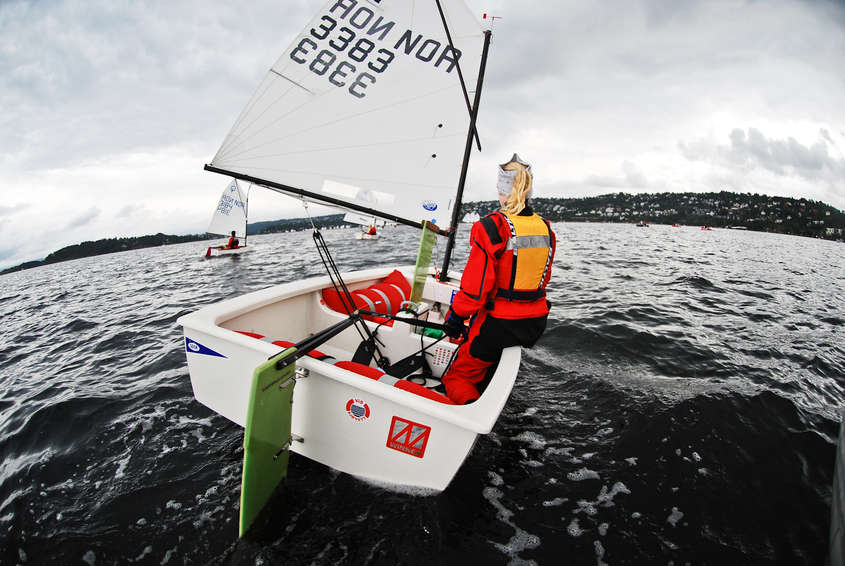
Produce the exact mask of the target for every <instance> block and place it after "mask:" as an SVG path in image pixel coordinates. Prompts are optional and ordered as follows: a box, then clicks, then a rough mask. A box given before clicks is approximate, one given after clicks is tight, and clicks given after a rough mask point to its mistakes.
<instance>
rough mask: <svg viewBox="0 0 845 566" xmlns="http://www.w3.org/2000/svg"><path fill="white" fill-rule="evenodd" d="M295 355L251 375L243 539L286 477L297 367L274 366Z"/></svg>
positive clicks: (268, 363)
mask: <svg viewBox="0 0 845 566" xmlns="http://www.w3.org/2000/svg"><path fill="white" fill-rule="evenodd" d="M295 351H296V349H294V348H290V349H288V350H286V351H285V352H284V353H283V354H282V355H281V356H278V357H274V358H273V359H272V360H268V361H267V362H265V363H263V364H262V365H260V366H258V367H257V368H256V369H255V372H254V373H253V374H252V388H251V390H250V393H249V409H248V411H247V416H246V429H245V431H244V465H243V478H242V480H241V516H240V526H239V532H238V536H243V535H244V533H245V532H246V531H247V530H248V529H249V527H250V526H251V525H252V523H253V522H254V521H255V519H256V517H258V514H259V513H260V512H261V510H262V509H263V508H264V506H265V505H266V504H267V502H268V501H269V500H270V497H271V496H272V495H273V492H274V491H275V490H276V487H278V485H279V484H280V483H281V482H282V480H283V479H285V476H286V475H287V473H288V459H289V458H290V438H291V431H290V421H291V409H292V407H291V397H292V396H293V387H294V385H295V383H296V382H295V380H294V379H293V377H294V374H295V372H296V364H290V365H289V366H287V367H285V368H282V369H277V368H276V363H277V362H278V361H279V360H282V359H283V358H284V357H286V356H289V355H291V354H293V353H294V352H295Z"/></svg>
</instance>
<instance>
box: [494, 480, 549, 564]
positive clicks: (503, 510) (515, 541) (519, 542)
mask: <svg viewBox="0 0 845 566" xmlns="http://www.w3.org/2000/svg"><path fill="white" fill-rule="evenodd" d="M482 495H483V496H484V499H486V500H487V501H488V502H490V504H491V505H492V506H493V507H495V508H496V511H497V517H498V519H499V520H500V521H502V522H503V523H505V524H506V525H508V526H509V527H511V528H512V529H513V530H514V534H513V536H512V537H511V538H510V540H509V541H508V542H507V544H501V543H493V546H495V547H496V549H497V550H499V551H500V552H501V553H503V554H505V555H507V556H508V557H510V559H511V560H510V562H509V564H536V562H534V561H533V560H525V559H523V558H521V557H520V556H519V553H520V552H522V551H523V550H531V549H534V548H537V547H539V546H540V537H538V536H537V535H534V534H531V533H529V532H526V531H524V530H523V529H521V528H519V527H518V526H517V525H516V523H514V522H513V521H511V518H512V517H513V512H512V511H511V510H510V509H508V508H507V507H505V506H504V505H503V504H502V502H501V501H500V499H501V498H502V496H503V495H504V493H503V492H502V490H500V489H497V488H495V487H485V488H484V491H482Z"/></svg>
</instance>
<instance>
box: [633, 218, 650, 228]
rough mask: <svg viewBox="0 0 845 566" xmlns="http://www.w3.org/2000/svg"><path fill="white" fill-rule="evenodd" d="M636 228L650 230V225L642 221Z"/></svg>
mask: <svg viewBox="0 0 845 566" xmlns="http://www.w3.org/2000/svg"><path fill="white" fill-rule="evenodd" d="M635 226H636V227H637V228H648V223H647V222H646V221H645V220H640V221H639V222H638V223H636V224H635Z"/></svg>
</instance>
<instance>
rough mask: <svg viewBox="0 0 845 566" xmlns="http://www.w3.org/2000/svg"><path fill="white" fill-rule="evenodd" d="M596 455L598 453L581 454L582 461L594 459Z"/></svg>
mask: <svg viewBox="0 0 845 566" xmlns="http://www.w3.org/2000/svg"><path fill="white" fill-rule="evenodd" d="M596 454H597V452H585V453H584V454H581V459H582V460H589V459H590V458H592V457H593V456H595V455H596Z"/></svg>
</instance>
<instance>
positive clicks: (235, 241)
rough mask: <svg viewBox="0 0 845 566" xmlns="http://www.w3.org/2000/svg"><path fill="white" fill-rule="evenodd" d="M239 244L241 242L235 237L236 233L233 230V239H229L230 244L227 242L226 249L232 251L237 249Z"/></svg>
mask: <svg viewBox="0 0 845 566" xmlns="http://www.w3.org/2000/svg"><path fill="white" fill-rule="evenodd" d="M238 244H240V241H239V240H238V238H237V236H235V231H234V230H232V237H231V238H229V241H228V242H226V248H225V249H228V250H231V249H233V248H237V247H238Z"/></svg>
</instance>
